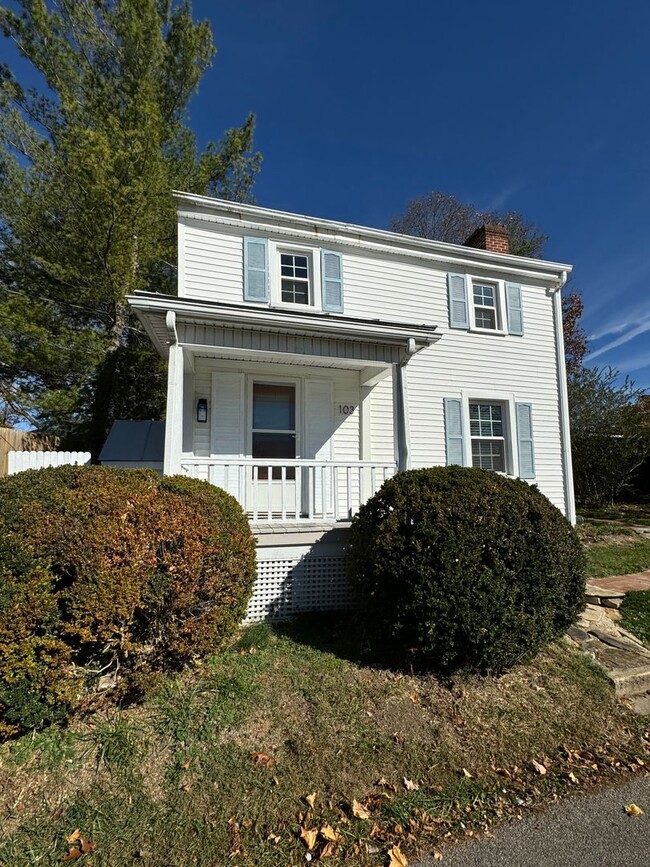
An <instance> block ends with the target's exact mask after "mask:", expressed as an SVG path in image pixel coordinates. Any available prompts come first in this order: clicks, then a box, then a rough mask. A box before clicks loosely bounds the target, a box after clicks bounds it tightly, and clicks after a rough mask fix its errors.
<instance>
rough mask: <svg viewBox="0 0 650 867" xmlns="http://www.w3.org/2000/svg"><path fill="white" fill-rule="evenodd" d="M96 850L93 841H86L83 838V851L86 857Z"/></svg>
mask: <svg viewBox="0 0 650 867" xmlns="http://www.w3.org/2000/svg"><path fill="white" fill-rule="evenodd" d="M94 848H95V844H94V843H93V841H92V840H84V838H83V837H81V851H82V852H83V853H84V855H86V854H88V852H92V851H93V849H94Z"/></svg>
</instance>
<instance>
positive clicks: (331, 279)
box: [321, 250, 343, 313]
mask: <svg viewBox="0 0 650 867" xmlns="http://www.w3.org/2000/svg"><path fill="white" fill-rule="evenodd" d="M321 283H322V300H323V310H327V311H328V312H329V313H343V257H342V256H341V254H340V253H333V252H332V251H331V250H321Z"/></svg>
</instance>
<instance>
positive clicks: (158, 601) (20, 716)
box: [0, 466, 255, 734]
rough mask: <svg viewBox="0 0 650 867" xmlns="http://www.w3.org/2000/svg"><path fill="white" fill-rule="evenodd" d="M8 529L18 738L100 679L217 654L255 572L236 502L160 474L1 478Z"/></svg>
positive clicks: (0, 616)
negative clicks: (96, 679)
mask: <svg viewBox="0 0 650 867" xmlns="http://www.w3.org/2000/svg"><path fill="white" fill-rule="evenodd" d="M0 534H2V538H3V542H2V545H1V546H0V585H1V587H0V726H1V727H2V728H0V731H2V729H4V733H5V734H10V733H13V732H15V731H19V730H21V729H24V728H29V727H32V726H35V725H39V724H43V723H46V722H48V721H49V720H51V719H57V718H61V717H62V716H65V714H66V713H67V712H69V710H70V708H72V707H74V706H75V705H76V704H77V702H78V701H79V699H80V696H82V695H83V694H84V692H85V691H86V692H87V690H88V688H89V687H91V686H92V682H93V674H95V675H96V674H98V673H100V672H101V673H103V674H106V673H111V674H115V675H116V679H117V681H118V683H119V684H120V686H121V689H122V690H123V691H125V690H128V688H129V686H130V685H132V684H134V683H136V682H138V683H143V682H146V680H147V677H148V675H150V674H151V673H152V672H156V671H161V670H164V669H166V668H170V667H178V666H180V665H182V664H183V663H185V662H187V661H189V660H191V659H193V658H195V657H197V658H198V657H201V656H204V655H206V654H208V653H211V652H214V651H216V650H218V649H219V648H221V647H222V646H223V644H224V643H225V642H226V641H227V640H228V639H229V638H230V637H231V636H232V634H233V632H234V631H235V630H236V628H237V626H238V624H239V623H240V621H241V619H242V617H243V615H244V613H245V610H246V604H247V602H248V599H249V597H250V593H251V589H252V585H253V580H254V577H255V548H254V540H253V537H252V534H251V530H250V526H249V523H248V520H247V519H246V516H245V514H244V513H243V511H242V509H241V507H240V506H239V504H238V503H237V502H236V500H235V499H234V498H233V497H231V496H230V495H229V494H226V493H225V492H224V491H222V490H220V489H219V488H216V487H214V486H212V485H209V484H208V483H207V482H200V481H196V480H193V479H186V478H184V477H175V476H174V477H166V478H160V477H159V476H157V475H156V474H155V473H153V472H150V471H143V470H121V469H112V468H107V467H71V466H66V467H58V468H50V469H44V470H31V471H28V472H23V473H19V474H16V475H15V476H11V477H9V478H6V479H2V480H0ZM118 692H119V691H118ZM21 707H22V708H23V709H22V710H21V709H20V708H21Z"/></svg>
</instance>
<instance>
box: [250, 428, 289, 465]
mask: <svg viewBox="0 0 650 867" xmlns="http://www.w3.org/2000/svg"><path fill="white" fill-rule="evenodd" d="M253 457H254V458H273V459H277V460H280V459H281V458H289V459H290V460H293V459H294V458H295V457H296V436H295V434H290V433H253Z"/></svg>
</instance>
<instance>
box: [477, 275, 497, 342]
mask: <svg viewBox="0 0 650 867" xmlns="http://www.w3.org/2000/svg"><path fill="white" fill-rule="evenodd" d="M472 301H473V305H474V323H475V327H476V328H487V329H489V330H490V331H498V330H499V327H500V324H499V304H498V287H497V286H496V284H494V283H482V282H481V283H479V282H478V281H476V280H473V281H472Z"/></svg>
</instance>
